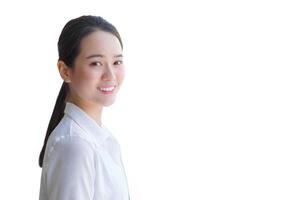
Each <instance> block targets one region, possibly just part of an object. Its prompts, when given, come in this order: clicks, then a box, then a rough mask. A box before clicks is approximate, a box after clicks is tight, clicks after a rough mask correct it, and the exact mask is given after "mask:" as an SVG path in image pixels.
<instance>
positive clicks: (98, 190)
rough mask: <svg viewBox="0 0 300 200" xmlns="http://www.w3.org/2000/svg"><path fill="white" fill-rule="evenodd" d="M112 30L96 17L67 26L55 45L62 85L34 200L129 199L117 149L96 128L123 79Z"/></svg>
mask: <svg viewBox="0 0 300 200" xmlns="http://www.w3.org/2000/svg"><path fill="white" fill-rule="evenodd" d="M122 50H123V44H122V41H121V37H120V35H119V33H118V31H117V29H116V28H115V27H114V26H113V25H112V24H110V23H109V22H107V21H106V20H104V19H103V18H101V17H98V16H81V17H79V18H76V19H72V20H71V21H69V22H68V23H67V24H66V25H65V27H64V28H63V30H62V33H61V35H60V37H59V41H58V51H59V59H58V63H57V66H58V70H59V73H60V76H61V77H62V79H63V80H64V82H63V85H62V87H61V90H60V92H59V95H58V97H57V100H56V104H55V107H54V110H53V113H52V116H51V119H50V122H49V125H48V129H47V133H46V137H45V141H44V145H43V148H42V150H41V153H40V158H39V165H40V167H42V175H41V186H40V199H41V200H46V199H47V200H54V199H55V200H66V199H74V200H76V199H110V200H117V199H118V200H121V199H122V200H125V199H129V192H128V185H127V178H126V174H125V170H124V166H123V162H122V158H121V150H120V145H119V143H118V141H117V140H116V138H115V137H114V136H113V134H112V133H111V132H110V131H109V130H108V129H107V128H106V127H104V126H103V124H102V122H101V114H102V109H103V107H105V106H110V105H112V104H113V103H114V101H115V99H116V95H117V93H118V91H119V89H120V87H121V85H122V82H123V79H124V75H125V72H124V65H123V61H122V58H123V55H122Z"/></svg>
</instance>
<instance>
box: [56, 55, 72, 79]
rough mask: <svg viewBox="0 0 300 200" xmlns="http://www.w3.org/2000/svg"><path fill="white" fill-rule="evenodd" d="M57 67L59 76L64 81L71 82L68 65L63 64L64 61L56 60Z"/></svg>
mask: <svg viewBox="0 0 300 200" xmlns="http://www.w3.org/2000/svg"><path fill="white" fill-rule="evenodd" d="M57 68H58V71H59V74H60V76H61V78H62V79H63V80H64V81H65V82H66V83H70V82H71V75H70V69H69V67H68V66H67V65H66V64H65V62H64V61H61V60H59V61H58V62H57Z"/></svg>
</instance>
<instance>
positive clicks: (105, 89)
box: [97, 86, 116, 94]
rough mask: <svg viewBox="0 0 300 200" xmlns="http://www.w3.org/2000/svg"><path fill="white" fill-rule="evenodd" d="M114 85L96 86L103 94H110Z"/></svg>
mask: <svg viewBox="0 0 300 200" xmlns="http://www.w3.org/2000/svg"><path fill="white" fill-rule="evenodd" d="M115 88H116V86H110V87H97V89H98V90H100V91H101V92H102V93H104V94H111V93H112V92H113V91H114V89H115Z"/></svg>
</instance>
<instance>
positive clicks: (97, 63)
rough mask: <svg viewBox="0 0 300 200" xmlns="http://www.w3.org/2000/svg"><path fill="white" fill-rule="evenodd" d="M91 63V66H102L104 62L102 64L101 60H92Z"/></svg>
mask: <svg viewBox="0 0 300 200" xmlns="http://www.w3.org/2000/svg"><path fill="white" fill-rule="evenodd" d="M90 65H91V66H101V65H102V64H101V62H92V63H91V64H90Z"/></svg>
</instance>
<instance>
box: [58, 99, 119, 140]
mask: <svg viewBox="0 0 300 200" xmlns="http://www.w3.org/2000/svg"><path fill="white" fill-rule="evenodd" d="M64 113H65V114H67V115H68V116H69V117H71V118H72V119H73V120H74V121H75V122H76V123H77V124H78V125H79V126H80V127H81V128H82V129H84V130H85V131H86V132H87V133H88V134H91V135H92V136H93V137H94V139H96V141H98V142H100V143H102V142H103V141H104V140H105V139H107V138H108V137H113V136H112V135H111V133H110V132H109V131H107V130H106V129H105V128H104V127H101V126H99V125H98V124H97V123H96V121H95V120H94V119H92V118H91V117H90V116H89V115H88V114H87V113H86V112H85V111H83V110H82V109H81V108H79V107H78V106H77V105H75V104H73V103H71V102H66V107H65V110H64Z"/></svg>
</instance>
